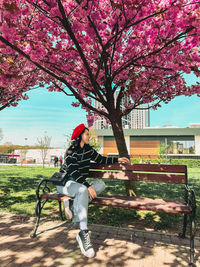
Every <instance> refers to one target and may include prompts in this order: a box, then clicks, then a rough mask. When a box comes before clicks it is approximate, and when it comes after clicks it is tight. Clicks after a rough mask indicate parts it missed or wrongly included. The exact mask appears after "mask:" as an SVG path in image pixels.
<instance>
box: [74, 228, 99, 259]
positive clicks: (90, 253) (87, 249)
mask: <svg viewBox="0 0 200 267" xmlns="http://www.w3.org/2000/svg"><path fill="white" fill-rule="evenodd" d="M76 240H77V242H78V244H79V246H80V249H81V252H82V253H83V255H85V256H86V257H88V258H93V257H94V256H95V252H94V249H93V247H92V244H91V241H90V236H89V233H88V230H81V231H80V232H79V233H78V234H77V236H76Z"/></svg>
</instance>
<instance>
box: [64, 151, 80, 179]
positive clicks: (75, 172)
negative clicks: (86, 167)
mask: <svg viewBox="0 0 200 267" xmlns="http://www.w3.org/2000/svg"><path fill="white" fill-rule="evenodd" d="M76 155H77V153H76V152H74V153H73V154H71V155H69V154H68V155H66V157H65V163H64V165H65V166H63V169H64V170H66V171H67V173H68V175H69V176H72V177H73V179H74V181H76V182H78V183H82V181H83V180H84V178H83V176H82V175H81V174H80V172H79V169H78V167H79V165H78V163H77V156H76Z"/></svg>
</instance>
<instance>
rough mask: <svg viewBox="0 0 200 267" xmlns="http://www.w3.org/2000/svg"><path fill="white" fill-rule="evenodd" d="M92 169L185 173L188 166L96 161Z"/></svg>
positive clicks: (92, 164)
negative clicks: (97, 162) (103, 162)
mask: <svg viewBox="0 0 200 267" xmlns="http://www.w3.org/2000/svg"><path fill="white" fill-rule="evenodd" d="M90 169H99V170H124V171H125V170H129V171H149V172H173V173H185V172H186V169H187V166H186V165H164V164H130V163H119V164H101V165H99V164H96V163H91V166H90Z"/></svg>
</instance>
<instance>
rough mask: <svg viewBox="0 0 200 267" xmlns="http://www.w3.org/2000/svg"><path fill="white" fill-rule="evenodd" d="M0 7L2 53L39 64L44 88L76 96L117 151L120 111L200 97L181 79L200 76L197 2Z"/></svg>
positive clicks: (43, 1)
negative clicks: (105, 125) (106, 125)
mask: <svg viewBox="0 0 200 267" xmlns="http://www.w3.org/2000/svg"><path fill="white" fill-rule="evenodd" d="M0 9H1V13H0V14H1V18H0V32H1V34H0V46H1V51H2V53H4V54H5V55H7V54H9V53H10V52H11V50H12V51H15V52H16V53H18V55H19V58H23V60H25V61H26V62H27V64H28V66H29V67H30V68H31V69H34V68H38V69H39V71H40V75H39V76H36V77H37V78H40V83H41V84H43V85H44V84H45V85H47V88H48V90H49V91H53V90H58V91H61V92H63V93H65V94H66V95H73V96H74V97H75V98H76V100H77V101H76V102H73V103H72V105H73V106H80V105H81V107H82V108H84V109H85V110H86V111H87V112H88V124H91V123H92V122H93V121H94V119H95V117H96V116H98V115H100V116H103V117H104V118H105V119H106V120H108V121H110V123H111V125H112V129H113V134H114V137H115V140H116V144H117V148H118V151H119V155H120V156H127V157H128V151H127V147H126V144H125V138H124V133H123V129H122V117H123V116H124V115H127V114H128V113H129V112H131V110H133V109H136V108H137V107H138V106H140V105H141V104H144V103H148V106H149V108H154V109H156V108H158V107H159V106H160V105H161V104H162V103H168V102H169V101H170V100H171V99H173V98H174V97H175V96H178V95H186V96H190V95H193V94H197V95H198V96H199V94H200V86H199V84H198V83H197V84H194V85H192V86H187V85H186V82H185V80H184V77H183V73H187V74H189V73H193V74H194V75H196V76H199V66H200V55H199V41H200V39H199V36H200V26H199V25H200V23H199V22H200V21H199V20H200V2H199V1H197V0H179V1H175V0H174V1H172V0H165V1H164V0H159V1H158V0H96V1H94V0H71V1H70V0H8V1H2V2H1V4H0ZM30 76H31V77H35V76H34V75H33V74H32V73H31V72H30ZM4 83H6V82H4ZM116 92H117V100H116V101H115V98H114V95H115V94H116ZM122 98H126V99H128V100H127V101H126V102H125V103H124V107H123V108H121V105H120V104H121V102H122ZM94 100H96V101H99V102H100V103H101V104H102V106H103V108H99V109H97V108H95V105H94ZM129 186H130V184H129ZM127 188H128V187H127ZM131 192H132V191H129V194H132V193H131Z"/></svg>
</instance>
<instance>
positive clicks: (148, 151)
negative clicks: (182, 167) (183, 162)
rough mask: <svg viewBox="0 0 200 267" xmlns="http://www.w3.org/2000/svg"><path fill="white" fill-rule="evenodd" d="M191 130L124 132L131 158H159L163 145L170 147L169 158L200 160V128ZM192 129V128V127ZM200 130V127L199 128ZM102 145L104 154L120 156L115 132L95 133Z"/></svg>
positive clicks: (148, 129) (101, 150) (134, 130)
mask: <svg viewBox="0 0 200 267" xmlns="http://www.w3.org/2000/svg"><path fill="white" fill-rule="evenodd" d="M193 125H194V124H190V127H187V128H180V127H176V126H170V127H163V128H159V127H146V128H144V129H124V135H125V141H126V145H127V149H128V152H129V155H130V157H133V158H140V157H142V158H158V157H159V154H160V148H161V146H162V144H164V145H165V146H166V150H167V151H166V152H167V155H168V157H171V158H200V124H199V126H198V125H197V124H195V127H193ZM191 126H192V127H191ZM197 126H198V127H197ZM95 132H96V134H97V136H98V139H99V140H100V142H101V149H100V151H99V152H100V153H101V154H103V155H105V156H107V155H117V154H118V150H117V146H116V142H115V139H114V136H113V132H112V129H103V130H96V131H95Z"/></svg>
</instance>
